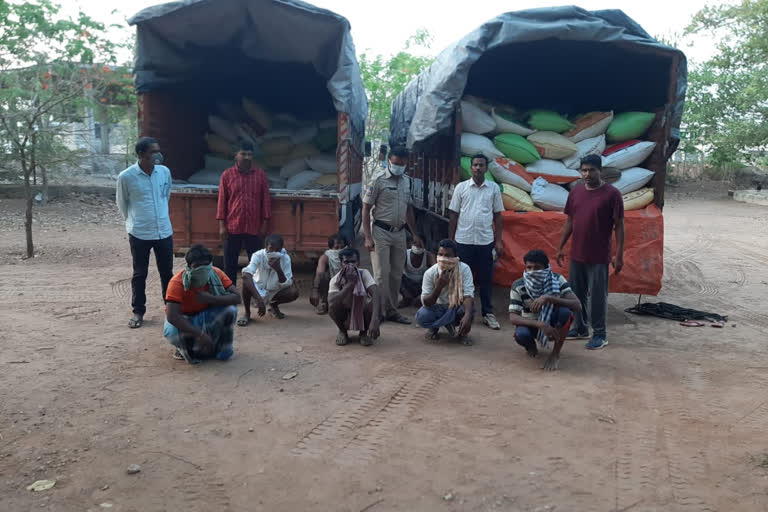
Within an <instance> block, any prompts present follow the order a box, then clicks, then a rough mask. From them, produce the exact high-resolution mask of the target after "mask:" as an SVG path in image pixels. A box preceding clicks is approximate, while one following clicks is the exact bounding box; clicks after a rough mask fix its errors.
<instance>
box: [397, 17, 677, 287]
mask: <svg viewBox="0 0 768 512" xmlns="http://www.w3.org/2000/svg"><path fill="white" fill-rule="evenodd" d="M686 73H687V72H686V59H685V55H684V54H683V53H682V52H680V51H679V50H677V49H675V48H671V47H668V46H665V45H663V44H660V43H659V42H658V41H656V40H654V39H653V38H652V37H651V36H650V35H648V33H646V32H645V31H644V30H643V29H642V28H641V27H640V26H639V25H638V24H637V23H636V22H634V21H633V20H632V19H631V18H629V17H628V16H627V15H626V14H624V13H623V12H621V11H619V10H601V11H586V10H584V9H581V8H578V7H573V6H571V7H556V8H540V9H530V10H525V11H518V12H509V13H505V14H502V15H500V16H497V17H496V18H494V19H492V20H490V21H488V22H486V23H484V24H483V25H481V26H480V27H478V28H477V29H475V30H473V31H472V32H470V33H468V34H467V35H466V36H464V37H463V38H462V39H460V40H459V41H457V42H456V43H455V44H453V45H452V46H450V47H448V48H447V49H445V50H444V51H443V52H441V53H440V54H439V56H438V57H437V58H436V60H435V61H434V62H433V63H432V64H431V66H430V67H428V68H426V69H425V70H424V71H422V73H421V74H420V75H419V76H417V77H416V78H414V79H413V80H412V81H411V82H410V83H409V84H408V85H407V86H406V87H405V89H404V90H403V91H402V93H401V94H400V95H399V96H398V97H397V98H396V99H395V101H394V102H393V105H392V117H391V123H390V143H391V144H404V145H406V146H407V147H408V148H409V149H410V150H411V157H410V165H409V170H410V171H409V172H410V175H411V177H412V178H413V179H412V190H411V192H412V193H411V195H412V201H413V204H414V206H415V208H416V210H417V224H418V226H419V230H420V231H421V232H422V235H423V236H424V237H425V238H426V241H427V245H428V246H429V247H430V248H431V249H433V250H434V249H435V248H436V244H437V242H438V241H439V240H440V239H441V238H444V237H445V236H446V235H447V233H448V205H449V204H450V198H451V196H452V193H453V190H454V188H455V186H456V184H457V183H458V182H459V180H460V173H459V166H460V158H461V150H460V140H461V134H462V131H463V130H462V115H461V99H462V98H464V97H465V95H470V96H473V97H476V98H478V97H479V98H484V99H487V100H488V101H490V102H497V103H498V104H503V105H511V106H514V107H516V108H517V109H523V110H526V109H537V108H545V109H551V110H555V111H557V112H559V113H562V114H567V115H577V114H580V113H586V112H590V111H606V110H615V111H616V112H622V111H644V112H653V113H655V114H656V117H655V120H654V122H653V124H652V126H651V127H650V129H649V131H648V132H647V134H646V135H645V137H644V138H645V139H647V140H650V141H653V142H656V146H655V149H654V151H653V153H652V154H651V155H650V157H649V158H648V159H647V160H646V161H645V162H644V163H643V165H642V166H643V167H644V168H647V169H649V170H652V171H654V173H655V174H654V178H653V181H652V183H651V185H650V186H652V187H653V189H654V204H652V205H650V206H649V207H648V208H646V209H644V210H638V211H631V212H627V215H626V246H625V253H624V260H625V265H624V270H623V271H622V273H621V274H620V275H618V276H616V277H615V278H612V280H611V291H613V292H620V293H635V294H641V295H656V294H658V292H659V291H660V289H661V280H662V275H663V253H664V247H663V215H662V209H663V206H664V186H665V181H666V171H667V161H668V160H669V158H670V157H671V156H672V154H673V152H674V151H675V150H676V148H677V145H678V143H679V140H680V122H681V119H682V112H683V106H684V100H685V91H686V77H687V74H686ZM502 216H503V236H502V244H503V247H504V251H503V255H502V257H501V258H500V259H499V261H497V268H496V272H495V275H494V282H495V284H497V285H504V286H509V285H511V284H512V282H513V281H514V280H515V279H516V278H518V277H520V275H521V274H522V268H523V264H522V256H523V254H524V253H525V252H526V251H527V250H530V249H535V248H539V249H543V250H545V251H546V252H547V253H548V254H549V255H550V257H551V258H552V259H553V260H554V254H555V252H556V250H557V246H558V243H559V238H560V232H561V228H562V225H563V223H564V222H565V215H564V214H562V213H560V212H504V213H503V214H502ZM553 264H554V262H553ZM556 270H558V271H566V270H567V269H562V268H557V267H556Z"/></svg>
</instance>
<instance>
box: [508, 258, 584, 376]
mask: <svg viewBox="0 0 768 512" xmlns="http://www.w3.org/2000/svg"><path fill="white" fill-rule="evenodd" d="M523 263H525V271H524V272H523V277H522V278H521V279H518V280H517V281H515V282H514V283H512V289H511V290H510V292H509V319H510V321H511V322H512V323H513V324H515V325H516V326H517V328H516V329H515V341H516V342H517V343H518V345H520V346H522V347H523V348H525V350H526V352H528V355H529V356H531V357H536V356H537V355H538V354H539V350H538V349H537V348H536V342H537V341H538V342H539V344H540V345H541V348H546V347H547V345H548V344H549V342H550V341H552V342H554V344H555V346H554V347H553V348H552V352H551V353H550V354H549V357H548V358H547V360H546V361H545V362H544V366H542V369H544V370H547V371H554V370H557V366H558V363H559V361H560V350H561V349H562V348H563V343H564V342H565V338H566V336H567V334H568V326H569V325H570V323H571V315H572V314H573V313H576V314H578V313H580V312H581V301H580V300H579V298H578V297H577V296H576V294H575V293H573V292H572V291H571V287H570V285H569V284H568V281H566V280H565V278H564V277H563V276H561V275H560V274H556V273H554V272H552V268H551V267H550V266H549V258H548V257H547V255H546V254H545V253H544V251H540V250H534V251H530V252H528V253H527V254H526V255H525V256H523Z"/></svg>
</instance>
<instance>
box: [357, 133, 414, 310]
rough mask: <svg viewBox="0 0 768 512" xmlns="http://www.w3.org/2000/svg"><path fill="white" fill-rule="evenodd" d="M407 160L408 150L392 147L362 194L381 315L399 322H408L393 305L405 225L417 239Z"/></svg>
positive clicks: (401, 266) (402, 264)
mask: <svg viewBox="0 0 768 512" xmlns="http://www.w3.org/2000/svg"><path fill="white" fill-rule="evenodd" d="M407 164H408V150H407V149H406V148H405V147H403V146H396V147H393V148H392V150H391V151H390V153H389V166H388V169H387V171H386V173H385V174H383V175H381V176H379V177H378V178H376V179H375V181H374V182H373V183H372V184H371V186H370V187H369V188H368V190H366V192H365V196H364V197H363V231H364V232H365V248H366V249H368V251H370V252H371V262H372V263H373V274H374V277H375V278H376V283H377V284H378V286H379V290H380V291H381V297H382V300H381V307H382V311H381V315H382V318H384V319H385V320H390V321H392V322H398V323H401V324H410V323H411V321H410V320H409V319H408V318H407V317H405V316H403V315H402V314H400V312H399V311H397V309H396V307H395V306H396V304H397V303H398V293H399V292H400V281H401V279H402V277H403V269H404V268H405V257H406V250H407V246H406V232H405V226H406V225H407V226H408V228H409V229H410V231H411V233H412V234H413V239H414V241H418V242H421V238H419V236H418V235H417V234H416V232H417V231H416V221H415V217H414V214H413V207H412V206H411V204H410V191H411V180H410V178H409V177H408V176H405V167H406V165H407ZM371 207H373V222H371ZM421 243H422V244H423V242H421Z"/></svg>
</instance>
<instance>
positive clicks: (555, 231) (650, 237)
mask: <svg viewBox="0 0 768 512" xmlns="http://www.w3.org/2000/svg"><path fill="white" fill-rule="evenodd" d="M502 217H503V221H504V227H503V230H504V233H503V235H502V241H503V243H504V257H503V258H500V259H499V262H498V265H497V267H496V269H495V272H494V282H495V284H497V285H501V286H511V285H512V283H513V282H514V281H515V280H516V279H519V278H520V277H522V275H523V268H524V265H523V255H524V254H525V253H526V252H528V251H530V250H531V249H541V250H543V251H544V252H546V253H547V255H548V256H549V259H550V263H551V264H552V269H553V270H555V272H560V273H561V274H563V275H564V276H568V268H567V265H568V263H567V262H566V268H560V267H558V265H557V262H556V261H555V255H556V254H557V246H558V245H559V244H560V235H561V234H562V230H563V224H565V219H566V216H565V214H562V213H559V212H544V213H540V212H535V213H515V212H504V213H502ZM624 223H625V228H626V229H625V230H626V240H625V241H624V268H623V270H622V271H621V272H620V273H619V275H613V267H611V280H610V291H612V292H614V293H631V294H639V295H657V294H658V293H659V290H661V278H662V275H663V274H664V263H663V259H662V254H664V217H663V216H662V214H661V210H659V208H658V207H657V206H655V205H651V206H649V207H648V208H646V209H644V210H633V211H629V212H626V213H625V219H624ZM570 247H571V244H570V242H569V243H568V245H567V246H566V249H565V254H566V256H568V255H569V254H570ZM614 251H615V245H614Z"/></svg>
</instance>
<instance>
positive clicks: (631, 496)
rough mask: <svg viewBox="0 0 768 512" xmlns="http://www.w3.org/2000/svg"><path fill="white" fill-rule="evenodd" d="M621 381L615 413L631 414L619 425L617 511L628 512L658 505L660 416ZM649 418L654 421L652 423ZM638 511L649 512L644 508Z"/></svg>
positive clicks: (617, 387)
mask: <svg viewBox="0 0 768 512" xmlns="http://www.w3.org/2000/svg"><path fill="white" fill-rule="evenodd" d="M618 380H619V381H618V382H617V383H616V384H615V389H616V410H623V411H628V412H629V414H628V415H627V416H624V417H622V418H621V419H620V420H619V421H618V423H617V436H616V443H617V446H616V453H617V454H618V456H617V459H616V510H629V509H634V507H635V506H638V505H641V504H643V505H650V504H652V503H655V502H657V501H658V499H657V495H656V489H657V487H658V482H657V479H658V475H657V474H656V472H655V470H654V465H655V460H656V428H657V427H656V423H657V416H658V415H656V414H655V413H654V412H653V411H652V407H651V406H650V403H649V402H648V401H647V400H645V399H644V398H642V397H640V396H638V395H637V393H632V392H631V390H632V388H631V387H628V386H627V385H625V384H624V383H622V382H621V381H623V380H624V379H618ZM649 416H652V417H653V418H654V420H653V421H649ZM637 510H648V509H647V508H645V507H644V506H642V505H641V508H640V509H637ZM650 510H652V509H650Z"/></svg>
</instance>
